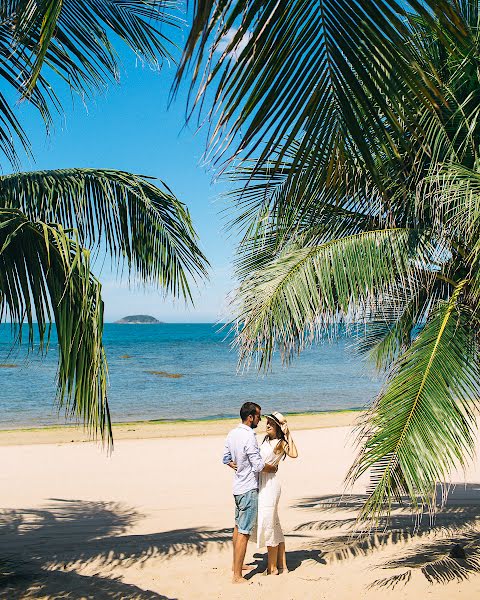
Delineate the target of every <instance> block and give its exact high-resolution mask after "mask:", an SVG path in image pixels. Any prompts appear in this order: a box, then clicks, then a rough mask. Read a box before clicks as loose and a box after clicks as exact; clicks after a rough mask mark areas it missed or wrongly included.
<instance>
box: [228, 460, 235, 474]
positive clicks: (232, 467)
mask: <svg viewBox="0 0 480 600" xmlns="http://www.w3.org/2000/svg"><path fill="white" fill-rule="evenodd" d="M227 465H228V466H229V467H230V468H231V469H233V470H234V471H236V470H237V464H236V463H234V462H233V460H231V461H230V462H229V463H227Z"/></svg>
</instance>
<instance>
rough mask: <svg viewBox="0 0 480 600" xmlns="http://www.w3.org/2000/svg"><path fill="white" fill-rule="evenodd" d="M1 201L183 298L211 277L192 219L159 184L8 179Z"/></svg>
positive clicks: (112, 177)
mask: <svg viewBox="0 0 480 600" xmlns="http://www.w3.org/2000/svg"><path fill="white" fill-rule="evenodd" d="M0 198H1V199H2V203H3V205H4V206H5V207H7V208H17V209H19V210H21V211H22V212H23V213H24V214H25V215H26V216H27V217H28V218H29V219H33V220H34V219H41V220H44V221H47V222H54V223H62V225H63V226H64V227H66V228H75V230H76V232H77V234H78V239H79V243H80V244H81V245H83V246H88V247H91V248H98V247H99V245H100V242H101V241H102V242H104V243H105V245H106V249H107V251H108V252H109V253H110V254H111V255H112V256H113V257H114V258H115V259H116V260H117V259H118V260H119V261H120V262H119V265H121V262H122V261H124V262H125V263H126V266H127V267H128V270H129V271H131V270H133V271H134V273H136V274H137V275H139V276H140V278H141V279H142V281H145V282H151V283H153V284H156V285H158V286H159V287H161V288H163V289H164V290H165V291H166V292H171V293H172V294H173V295H175V296H183V297H185V298H190V288H189V283H188V276H192V277H196V276H203V275H205V274H206V271H205V257H204V256H203V254H202V253H201V251H200V249H199V247H198V245H197V242H196V235H195V232H194V230H193V227H192V223H191V219H190V215H189V212H188V210H187V208H186V207H185V205H184V204H182V203H181V202H179V201H178V200H177V199H176V198H175V197H174V196H173V195H172V193H171V192H170V191H169V190H168V188H166V187H165V186H163V188H160V187H158V186H156V185H154V183H153V180H152V178H147V177H142V176H139V175H133V174H131V173H126V172H123V171H114V170H107V169H104V170H102V169H62V170H57V171H38V172H33V173H15V174H14V175H7V176H4V177H0Z"/></svg>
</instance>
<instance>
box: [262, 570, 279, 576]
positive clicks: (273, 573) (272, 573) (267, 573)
mask: <svg viewBox="0 0 480 600" xmlns="http://www.w3.org/2000/svg"><path fill="white" fill-rule="evenodd" d="M263 575H278V570H277V569H272V570H271V571H270V570H269V569H267V570H266V571H264V572H263Z"/></svg>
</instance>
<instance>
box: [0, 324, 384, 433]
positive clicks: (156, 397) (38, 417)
mask: <svg viewBox="0 0 480 600" xmlns="http://www.w3.org/2000/svg"><path fill="white" fill-rule="evenodd" d="M225 335H226V333H225V331H220V328H219V326H218V325H212V324H205V323H201V324H185V323H182V324H160V325H118V324H106V325H105V331H104V342H105V346H106V351H107V358H108V363H109V371H110V387H109V404H110V410H111V413H112V419H113V420H114V421H115V422H120V421H135V420H149V419H204V418H205V419H211V418H222V417H234V416H237V415H238V409H239V407H240V405H241V404H242V403H243V402H245V401H247V400H254V401H256V402H258V403H259V404H261V406H262V410H263V412H264V413H265V412H269V411H272V410H279V411H281V412H287V413H295V412H318V411H329V410H342V409H357V408H362V407H364V406H365V405H366V404H367V403H369V402H370V401H371V399H372V398H373V397H374V396H375V394H376V393H377V392H378V390H379V389H380V386H381V383H382V381H381V379H379V378H378V377H377V376H376V374H375V373H374V371H373V370H372V369H371V368H370V366H369V365H368V363H366V362H365V360H364V359H363V358H361V357H359V356H358V355H357V354H355V352H354V351H353V349H352V344H353V342H352V340H351V339H349V338H342V339H340V340H339V341H337V342H325V343H322V344H320V345H316V346H315V347H313V348H312V349H309V350H306V351H305V352H304V353H302V354H301V355H300V357H299V358H297V359H296V360H295V361H294V362H293V363H292V365H291V366H290V367H288V368H284V367H282V365H281V363H280V360H279V359H276V360H275V361H274V364H273V369H272V372H271V373H269V374H267V375H259V374H258V373H257V372H256V371H255V369H254V368H253V367H252V368H251V369H250V371H249V372H247V373H237V356H236V354H235V351H234V350H232V349H231V348H230V344H229V340H228V339H225ZM126 356H128V358H126ZM56 361H57V354H56V347H55V344H54V343H53V342H52V344H51V350H50V351H49V353H48V355H47V356H46V357H42V356H40V355H39V354H38V353H30V354H28V355H27V354H26V353H25V351H24V350H23V349H20V350H18V349H14V350H12V340H11V337H10V326H8V325H5V324H4V325H1V326H0V363H1V365H2V366H1V367H0V428H2V429H6V428H13V427H21V426H32V425H50V424H63V423H64V422H65V420H64V416H63V414H62V413H60V414H57V410H56V408H55V406H54V398H55V383H54V381H55V373H56ZM12 365H14V366H12ZM149 371H161V372H163V373H164V374H165V373H168V374H178V375H181V377H177V378H170V377H167V376H165V375H164V374H160V375H158V374H152V373H149Z"/></svg>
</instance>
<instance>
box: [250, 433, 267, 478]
mask: <svg viewBox="0 0 480 600" xmlns="http://www.w3.org/2000/svg"><path fill="white" fill-rule="evenodd" d="M245 452H246V454H247V456H248V460H249V461H250V464H251V465H252V471H254V472H255V473H260V472H261V471H263V469H264V468H265V463H264V462H263V459H262V456H261V454H260V449H259V447H258V444H257V438H256V437H255V435H251V436H248V440H247V443H246V445H245Z"/></svg>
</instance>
